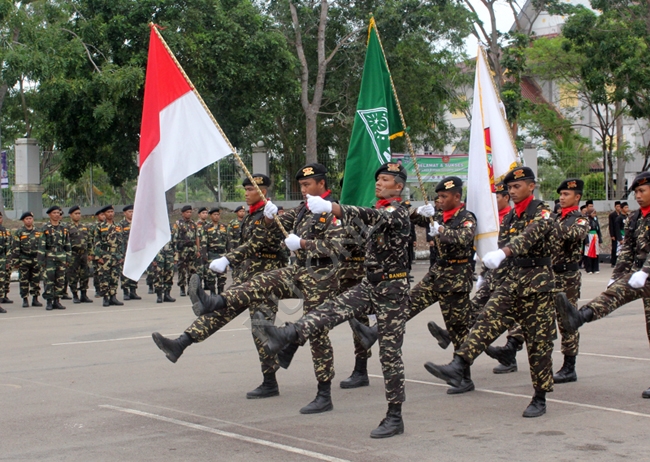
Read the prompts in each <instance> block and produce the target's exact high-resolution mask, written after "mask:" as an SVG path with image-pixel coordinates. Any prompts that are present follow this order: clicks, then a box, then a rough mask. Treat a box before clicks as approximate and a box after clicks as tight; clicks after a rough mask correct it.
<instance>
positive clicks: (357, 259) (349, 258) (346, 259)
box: [343, 257, 366, 261]
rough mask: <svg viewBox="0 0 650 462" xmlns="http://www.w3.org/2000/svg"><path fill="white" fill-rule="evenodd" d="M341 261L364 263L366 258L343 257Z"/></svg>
mask: <svg viewBox="0 0 650 462" xmlns="http://www.w3.org/2000/svg"><path fill="white" fill-rule="evenodd" d="M343 261H366V257H345V260H343Z"/></svg>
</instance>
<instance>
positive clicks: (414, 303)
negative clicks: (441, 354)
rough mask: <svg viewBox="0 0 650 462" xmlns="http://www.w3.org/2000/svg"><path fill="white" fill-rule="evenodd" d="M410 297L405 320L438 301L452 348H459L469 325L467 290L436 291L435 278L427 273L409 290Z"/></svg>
mask: <svg viewBox="0 0 650 462" xmlns="http://www.w3.org/2000/svg"><path fill="white" fill-rule="evenodd" d="M410 297H411V307H410V309H409V311H408V314H407V316H406V320H407V321H410V320H411V319H413V318H414V317H415V316H417V315H418V314H420V313H421V312H422V311H424V310H426V309H427V308H428V307H430V306H431V305H433V304H434V303H436V302H440V311H441V312H442V318H443V319H444V320H445V326H446V327H447V330H448V331H449V336H450V337H451V342H452V343H453V344H454V350H457V349H458V348H460V346H461V345H462V343H463V342H464V341H465V338H466V337H467V332H468V331H469V328H470V326H471V324H470V323H469V319H470V316H469V313H470V307H471V305H470V301H469V292H438V291H437V290H436V281H435V279H434V278H433V277H431V273H427V274H426V275H425V276H424V278H422V280H421V281H420V282H419V283H418V284H417V285H416V286H415V287H414V288H413V290H411V294H410Z"/></svg>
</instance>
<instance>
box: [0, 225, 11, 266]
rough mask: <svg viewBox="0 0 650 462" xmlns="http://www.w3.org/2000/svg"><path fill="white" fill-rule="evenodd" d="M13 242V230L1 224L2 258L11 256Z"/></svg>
mask: <svg viewBox="0 0 650 462" xmlns="http://www.w3.org/2000/svg"><path fill="white" fill-rule="evenodd" d="M11 243H12V239H11V232H10V231H9V230H8V229H7V228H5V227H4V226H2V225H0V260H6V259H7V258H11ZM0 270H4V268H0Z"/></svg>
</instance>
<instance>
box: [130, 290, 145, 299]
mask: <svg viewBox="0 0 650 462" xmlns="http://www.w3.org/2000/svg"><path fill="white" fill-rule="evenodd" d="M129 297H130V298H131V300H142V297H140V296H139V295H138V294H137V293H136V292H135V288H134V289H131V291H130V292H129Z"/></svg>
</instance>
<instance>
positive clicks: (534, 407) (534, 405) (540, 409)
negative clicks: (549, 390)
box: [523, 391, 546, 417]
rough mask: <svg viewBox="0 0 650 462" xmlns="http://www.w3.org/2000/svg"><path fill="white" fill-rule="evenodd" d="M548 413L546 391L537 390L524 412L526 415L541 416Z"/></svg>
mask: <svg viewBox="0 0 650 462" xmlns="http://www.w3.org/2000/svg"><path fill="white" fill-rule="evenodd" d="M544 414H546V392H545V391H536V392H535V396H533V400H532V401H531V402H530V404H529V405H528V407H527V408H526V410H525V411H524V413H523V416H524V417H539V416H541V415H544Z"/></svg>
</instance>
